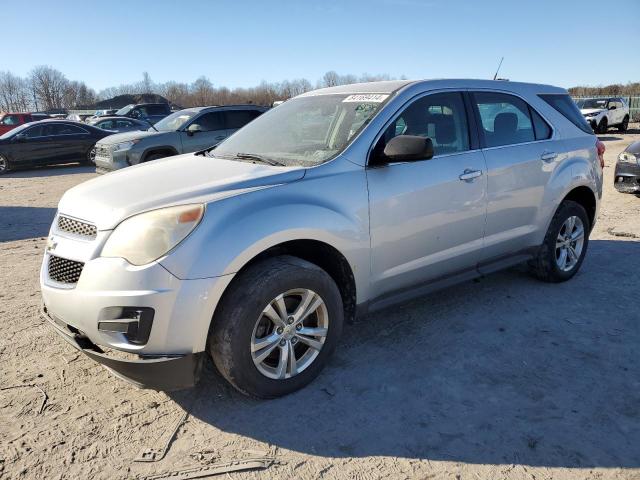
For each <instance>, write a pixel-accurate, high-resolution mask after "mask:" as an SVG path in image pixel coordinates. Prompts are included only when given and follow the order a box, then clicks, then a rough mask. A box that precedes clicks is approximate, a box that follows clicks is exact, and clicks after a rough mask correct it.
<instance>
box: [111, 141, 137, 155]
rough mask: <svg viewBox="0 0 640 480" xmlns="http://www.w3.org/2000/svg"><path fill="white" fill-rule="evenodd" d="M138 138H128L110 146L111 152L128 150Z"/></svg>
mask: <svg viewBox="0 0 640 480" xmlns="http://www.w3.org/2000/svg"><path fill="white" fill-rule="evenodd" d="M139 141H140V140H129V141H128V142H121V143H116V144H115V145H114V146H113V147H111V151H112V152H119V151H120V150H129V149H130V148H131V147H133V146H134V145H135V144H136V143H138V142H139Z"/></svg>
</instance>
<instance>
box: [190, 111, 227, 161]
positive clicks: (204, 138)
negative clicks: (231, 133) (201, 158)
mask: <svg viewBox="0 0 640 480" xmlns="http://www.w3.org/2000/svg"><path fill="white" fill-rule="evenodd" d="M191 125H197V126H198V127H199V128H200V130H199V131H196V132H189V131H187V129H188V128H189V127H190V126H191ZM180 138H181V139H182V153H189V152H197V151H199V150H204V149H206V148H210V147H213V146H215V145H217V144H218V143H220V142H221V141H222V140H224V139H225V138H227V128H226V125H225V118H224V113H223V112H221V111H215V112H206V113H203V114H201V115H199V116H197V117H196V118H194V119H193V120H192V121H191V122H189V124H188V125H186V126H185V128H184V130H183V131H181V132H180Z"/></svg>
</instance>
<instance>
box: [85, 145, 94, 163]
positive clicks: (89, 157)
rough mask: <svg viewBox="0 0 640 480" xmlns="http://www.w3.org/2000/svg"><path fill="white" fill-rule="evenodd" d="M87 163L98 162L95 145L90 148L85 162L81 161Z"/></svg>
mask: <svg viewBox="0 0 640 480" xmlns="http://www.w3.org/2000/svg"><path fill="white" fill-rule="evenodd" d="M81 163H83V164H85V165H95V164H96V147H95V145H94V146H93V147H91V148H90V149H89V151H88V152H87V155H86V157H85V160H84V162H81Z"/></svg>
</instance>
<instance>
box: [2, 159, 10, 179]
mask: <svg viewBox="0 0 640 480" xmlns="http://www.w3.org/2000/svg"><path fill="white" fill-rule="evenodd" d="M10 171H11V164H10V163H9V160H7V157H5V156H4V155H0V175H4V174H5V173H9V172H10Z"/></svg>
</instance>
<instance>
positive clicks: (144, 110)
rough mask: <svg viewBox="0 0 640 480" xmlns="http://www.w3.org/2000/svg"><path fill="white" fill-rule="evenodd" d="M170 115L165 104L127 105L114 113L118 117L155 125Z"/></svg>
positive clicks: (167, 105)
mask: <svg viewBox="0 0 640 480" xmlns="http://www.w3.org/2000/svg"><path fill="white" fill-rule="evenodd" d="M170 114H171V107H169V104H167V103H138V104H131V105H127V106H126V107H122V108H121V109H120V110H118V111H117V112H115V113H114V115H115V116H118V117H130V118H136V119H138V120H146V121H148V122H150V123H156V122H158V121H160V120H162V119H163V118H164V117H166V116H167V115H170Z"/></svg>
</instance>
